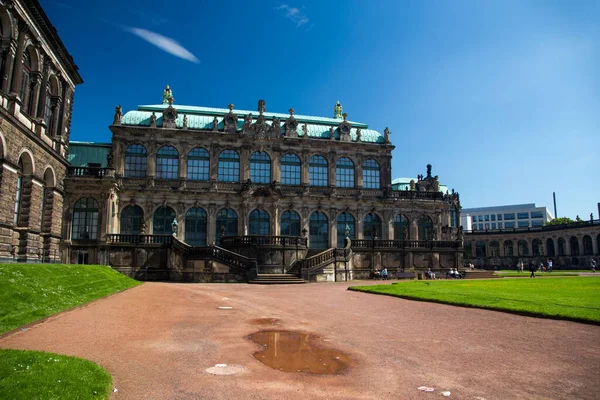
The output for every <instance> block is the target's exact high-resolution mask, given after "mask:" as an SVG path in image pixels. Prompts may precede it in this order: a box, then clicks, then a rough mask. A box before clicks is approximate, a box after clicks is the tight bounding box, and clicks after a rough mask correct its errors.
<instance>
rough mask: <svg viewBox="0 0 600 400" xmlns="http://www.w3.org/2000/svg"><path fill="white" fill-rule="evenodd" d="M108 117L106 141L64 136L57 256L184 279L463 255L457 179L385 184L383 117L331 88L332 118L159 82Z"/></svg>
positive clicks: (449, 260) (360, 268) (456, 260)
mask: <svg viewBox="0 0 600 400" xmlns="http://www.w3.org/2000/svg"><path fill="white" fill-rule="evenodd" d="M110 129H111V131H112V134H113V136H112V142H111V143H105V144H102V143H72V145H71V148H70V154H69V160H70V162H71V166H70V167H69V172H68V175H67V177H66V180H65V191H66V200H65V203H64V223H63V230H62V236H63V242H62V257H63V259H64V260H65V261H68V262H80V263H106V264H110V265H111V266H113V268H116V269H119V270H121V271H123V272H125V273H128V274H131V275H132V276H136V277H141V278H144V277H145V278H148V279H150V276H149V275H148V274H149V273H150V274H152V273H155V274H156V273H158V272H160V271H162V273H163V275H162V276H163V277H164V279H176V280H177V279H182V280H190V281H215V280H246V279H250V278H249V277H251V276H252V275H256V274H257V273H258V274H260V273H265V272H269V273H274V272H279V273H288V274H294V275H298V276H302V277H304V278H305V279H308V280H339V279H352V278H354V277H358V276H368V275H370V274H371V273H372V271H373V270H374V269H377V268H383V267H387V268H388V269H391V270H396V269H401V268H402V269H403V268H412V269H424V268H429V267H431V268H434V269H441V268H450V267H457V266H462V236H461V235H462V231H461V230H460V229H459V222H458V221H459V220H460V201H459V196H458V193H454V191H452V193H450V192H448V190H447V188H446V187H443V186H441V185H440V183H439V180H438V177H437V176H433V175H432V173H431V166H430V165H428V166H427V173H426V175H420V176H418V177H416V178H415V179H412V180H409V181H408V182H404V184H400V183H399V181H395V184H392V176H391V159H392V150H393V149H394V146H393V145H392V144H391V141H390V137H391V133H390V131H389V130H388V129H387V128H386V129H385V130H384V133H383V134H381V133H379V132H377V131H375V130H372V129H369V126H368V125H366V124H364V123H359V122H353V121H350V120H348V118H347V114H343V113H342V107H341V105H340V104H339V102H338V103H337V104H336V105H335V107H334V118H325V117H314V116H303V115H296V114H295V111H294V109H290V110H289V113H287V114H280V113H271V112H267V111H266V104H265V102H264V101H262V100H261V101H259V102H258V109H257V111H255V112H251V111H244V110H237V109H235V107H234V105H233V104H230V105H229V107H228V108H227V109H222V108H207V107H192V106H179V105H175V104H174V98H173V95H172V92H171V89H170V88H169V87H168V86H167V88H166V89H165V91H164V93H163V104H159V105H148V106H139V107H138V109H137V110H134V111H129V112H127V113H125V114H124V115H123V112H122V109H121V107H120V106H118V107H117V108H116V111H115V116H114V121H113V124H112V125H111V126H110ZM346 238H348V239H350V240H347V239H346ZM149 271H150V272H149ZM164 274H166V275H164ZM219 274H220V275H219ZM156 276H158V275H155V277H156Z"/></svg>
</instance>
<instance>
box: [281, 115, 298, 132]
mask: <svg viewBox="0 0 600 400" xmlns="http://www.w3.org/2000/svg"><path fill="white" fill-rule="evenodd" d="M289 111H290V116H289V117H288V118H287V119H286V120H285V123H284V124H283V126H284V128H285V136H287V137H298V133H297V132H296V129H298V121H297V120H296V118H294V109H293V108H290V109H289Z"/></svg>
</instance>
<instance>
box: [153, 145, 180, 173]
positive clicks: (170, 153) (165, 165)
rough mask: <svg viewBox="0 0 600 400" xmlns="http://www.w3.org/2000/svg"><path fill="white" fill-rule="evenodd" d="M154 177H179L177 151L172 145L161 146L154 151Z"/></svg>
mask: <svg viewBox="0 0 600 400" xmlns="http://www.w3.org/2000/svg"><path fill="white" fill-rule="evenodd" d="M156 177H157V178H158V179H177V178H179V152H178V151H177V149H176V148H175V147H173V146H163V147H161V148H160V149H159V150H158V152H157V153H156Z"/></svg>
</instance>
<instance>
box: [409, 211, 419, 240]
mask: <svg viewBox="0 0 600 400" xmlns="http://www.w3.org/2000/svg"><path fill="white" fill-rule="evenodd" d="M417 218H418V217H417V216H413V217H412V218H411V219H410V238H411V240H419V225H417Z"/></svg>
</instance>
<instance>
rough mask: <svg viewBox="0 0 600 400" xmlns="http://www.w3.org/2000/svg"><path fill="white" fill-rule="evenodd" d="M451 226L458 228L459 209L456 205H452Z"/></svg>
mask: <svg viewBox="0 0 600 400" xmlns="http://www.w3.org/2000/svg"><path fill="white" fill-rule="evenodd" d="M450 227H451V228H458V211H457V209H456V206H452V207H450Z"/></svg>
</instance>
